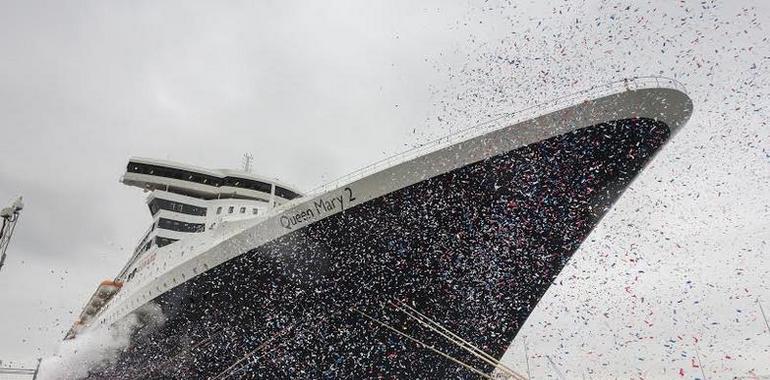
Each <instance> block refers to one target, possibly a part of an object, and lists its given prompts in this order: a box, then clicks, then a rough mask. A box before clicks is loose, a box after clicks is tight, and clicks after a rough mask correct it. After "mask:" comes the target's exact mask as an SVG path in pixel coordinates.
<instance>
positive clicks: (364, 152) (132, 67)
mask: <svg viewBox="0 0 770 380" xmlns="http://www.w3.org/2000/svg"><path fill="white" fill-rule="evenodd" d="M510 3H511V4H508V2H496V1H492V2H478V3H475V2H471V1H458V2H446V1H423V2H414V1H381V2H352V1H351V2H332V3H326V4H321V3H320V2H304V3H300V2H287V1H275V2H269V1H263V2H255V1H253V2H247V1H243V2H238V1H232V2H227V3H224V2H206V3H204V2H195V1H166V2H157V1H130V2H125V1H124V2H118V1H77V2H69V3H64V2H61V1H50V2H44V1H28V0H24V1H7V0H5V1H2V0H0V154H2V157H0V203H5V202H10V201H11V200H12V199H13V198H14V197H15V196H17V195H23V196H24V199H25V202H26V206H27V207H26V208H25V210H24V211H23V214H22V218H21V221H20V223H19V226H18V229H17V233H16V236H15V237H14V241H13V242H12V245H11V247H10V249H9V251H8V254H9V257H8V261H7V263H6V266H5V267H4V268H3V270H2V272H0V360H3V361H4V362H9V361H13V362H15V363H22V364H25V365H28V364H31V363H33V362H34V358H37V357H41V356H48V355H51V354H52V353H54V352H55V350H56V346H57V344H58V342H59V341H60V340H61V338H62V336H63V334H64V332H65V331H66V330H67V329H68V328H69V326H70V325H71V323H72V322H73V320H74V319H75V318H76V315H77V314H78V313H79V312H80V308H81V307H82V305H83V303H84V302H85V301H86V298H87V297H88V296H89V295H90V294H91V293H92V292H93V290H94V289H95V287H96V285H97V284H98V283H99V281H101V280H103V279H106V278H111V277H112V276H114V275H115V274H116V273H117V271H118V270H119V269H120V268H121V266H122V265H123V263H124V262H125V260H126V259H127V257H128V254H129V252H131V251H132V250H133V246H134V244H135V243H136V242H137V240H138V239H139V238H140V234H141V233H142V232H143V231H144V230H145V229H146V228H147V226H148V225H149V223H150V221H151V219H150V216H149V213H148V210H147V208H146V206H145V205H144V198H145V196H146V194H143V193H142V192H141V191H139V190H138V189H134V188H129V187H126V186H123V185H121V184H120V183H118V180H119V177H120V175H121V174H122V172H123V171H124V169H125V164H126V162H127V159H128V157H129V156H131V155H138V156H148V157H154V158H161V159H170V160H175V161H180V162H185V163H190V164H194V165H198V166H203V167H211V168H238V167H239V166H240V160H241V155H242V154H243V153H246V152H250V153H252V154H253V155H254V157H255V162H256V163H255V168H256V170H255V171H256V172H258V173H259V174H262V175H265V176H269V177H275V178H278V179H280V180H283V181H285V182H287V183H290V184H294V185H296V186H298V187H299V188H301V189H310V188H312V187H314V186H316V185H319V184H321V183H323V182H324V181H327V180H330V179H332V178H334V177H336V176H339V175H342V174H344V173H346V172H348V171H351V170H354V169H356V168H358V167H361V166H364V165H366V164H367V163H370V162H372V161H375V160H377V159H381V158H384V157H387V156H389V155H391V154H394V153H397V152H399V151H401V150H404V149H407V148H409V147H411V146H414V145H415V144H417V143H420V142H425V141H427V140H428V139H430V138H432V137H437V136H441V135H443V134H446V133H449V132H451V131H453V130H457V129H461V128H466V127H468V126H470V125H472V124H474V123H476V122H478V121H483V120H485V119H487V118H489V117H490V116H492V115H494V114H497V113H501V112H507V111H515V110H517V109H522V108H525V107H527V106H529V105H532V104H535V103H538V102H543V101H546V100H548V99H550V98H554V97H557V96H560V95H563V94H566V93H571V92H575V91H578V90H581V89H585V88H588V87H590V86H591V85H594V84H599V83H605V82H609V81H613V80H618V79H622V78H624V77H631V76H639V75H664V76H669V77H674V78H677V79H679V80H680V81H681V82H682V83H684V84H685V86H687V88H688V90H689V92H690V96H691V97H692V98H693V100H694V103H695V107H696V111H695V114H694V115H693V119H692V120H691V122H690V123H689V124H688V126H687V127H686V128H685V129H684V130H683V131H682V132H681V133H680V134H678V135H677V136H676V137H675V138H674V139H673V141H672V142H671V144H670V145H668V146H667V147H666V149H665V151H664V152H663V153H662V154H660V155H659V156H658V157H657V158H656V160H655V162H654V163H653V164H652V166H651V167H650V168H649V169H648V170H646V171H645V172H644V173H643V174H642V176H641V178H640V179H639V180H638V181H637V182H635V183H634V185H633V186H632V188H631V190H630V191H629V192H627V193H626V195H625V196H624V197H623V198H622V199H621V201H620V202H619V203H618V205H617V207H616V208H615V209H614V210H613V211H612V212H611V213H610V215H608V217H607V218H605V219H604V221H603V222H602V224H601V225H600V226H599V227H598V228H597V230H595V231H594V233H593V235H592V236H591V237H590V238H589V241H588V242H587V243H586V244H584V245H583V247H582V248H581V250H580V252H579V253H578V254H577V255H576V256H575V258H574V259H573V260H572V261H571V263H570V265H569V267H568V268H567V269H566V270H565V272H564V273H562V275H561V276H560V278H559V279H558V281H557V285H556V286H554V287H553V288H552V289H551V290H550V291H549V292H548V294H547V295H546V297H545V298H544V299H543V300H542V302H541V304H540V305H539V306H538V308H537V309H536V311H535V313H534V314H533V315H532V316H531V318H530V320H529V321H528V323H527V326H526V327H525V328H524V329H523V330H522V331H521V333H520V335H519V337H518V338H517V340H516V341H514V344H513V346H512V348H511V350H510V352H509V353H508V354H509V355H508V356H507V357H506V360H509V361H510V362H511V363H512V365H514V366H515V367H516V368H518V369H519V370H520V371H525V369H526V362H525V360H524V357H525V356H524V353H523V352H524V351H523V347H524V336H526V337H527V338H526V342H527V343H526V345H527V349H528V353H529V357H530V360H529V364H530V367H531V368H530V371H531V372H532V375H533V376H534V377H544V376H546V375H547V376H558V374H559V373H560V372H561V373H563V374H565V376H567V377H575V376H580V375H583V374H585V375H588V376H595V377H608V376H616V375H617V376H620V377H631V376H640V375H644V376H646V377H671V376H674V375H676V376H679V371H680V369H681V370H683V371H684V372H685V373H686V376H687V377H692V376H697V375H699V371H700V368H695V367H694V366H693V365H692V364H693V362H692V360H693V358H694V357H695V356H696V354H695V349H696V348H697V349H698V350H699V353H700V356H701V360H702V363H703V367H704V369H705V370H706V371H707V375H709V373H710V374H711V377H715V376H716V377H725V376H727V375H728V374H729V375H736V376H748V375H751V374H752V373H755V374H770V364H768V363H770V360H768V358H769V357H770V331H768V329H767V327H766V326H765V325H764V321H763V319H762V316H761V314H760V312H759V308H758V304H757V300H760V301H762V302H763V305H765V310H767V311H770V282H769V280H768V278H770V258H769V257H768V255H770V253H769V252H768V245H767V242H768V241H770V210H769V208H770V130H769V129H768V125H767V122H768V106H769V105H770V104H769V103H770V101H769V100H768V99H770V97H769V96H768V95H770V94H768V92H770V86H768V82H769V79H770V78H768V75H767V72H769V71H770V67H769V66H770V44H769V43H768V41H767V38H768V36H769V35H770V32H768V30H769V29H768V28H770V6H768V4H767V3H766V2H762V1H730V2H729V4H727V3H728V2H725V3H723V2H708V1H706V2H703V1H693V2H688V1H683V2H671V1H661V2H644V3H642V2H633V3H630V2H629V3H628V4H627V3H625V2H609V1H584V2H571V1H567V2H564V1H560V2H557V1H550V2H543V1H511V2H510ZM752 371H753V372H752Z"/></svg>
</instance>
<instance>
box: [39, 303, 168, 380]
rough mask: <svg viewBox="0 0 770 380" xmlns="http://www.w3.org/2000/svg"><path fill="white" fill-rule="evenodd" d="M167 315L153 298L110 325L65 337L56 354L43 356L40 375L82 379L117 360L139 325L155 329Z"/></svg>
mask: <svg viewBox="0 0 770 380" xmlns="http://www.w3.org/2000/svg"><path fill="white" fill-rule="evenodd" d="M165 319H166V318H165V316H164V315H163V312H162V310H161V308H160V306H159V305H158V304H156V303H154V302H151V303H148V304H146V305H144V306H142V307H141V308H140V309H138V310H136V311H135V312H133V313H131V314H130V315H128V316H127V317H126V318H124V319H122V320H121V321H119V322H117V323H115V324H114V325H112V326H110V327H108V328H94V329H91V330H87V331H84V332H82V333H80V334H78V335H77V336H76V337H75V338H74V339H71V340H65V341H63V342H62V343H61V345H60V346H59V348H58V350H57V353H56V355H54V356H52V357H49V358H45V359H43V361H42V362H41V363H40V374H39V377H38V378H39V379H40V380H58V379H83V378H85V377H87V376H88V373H89V371H90V370H92V369H94V368H99V367H102V366H106V365H110V364H112V363H114V362H115V360H117V358H118V355H119V354H120V352H121V351H122V350H123V349H125V348H126V347H128V344H129V343H130V342H131V336H132V335H133V334H134V333H135V332H136V331H137V329H138V328H140V327H148V328H150V329H152V328H153V327H157V326H160V325H162V324H163V323H164V322H165Z"/></svg>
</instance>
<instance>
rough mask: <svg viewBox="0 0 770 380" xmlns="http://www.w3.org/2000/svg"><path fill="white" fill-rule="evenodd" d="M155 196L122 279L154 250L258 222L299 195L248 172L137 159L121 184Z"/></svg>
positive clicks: (152, 197)
mask: <svg viewBox="0 0 770 380" xmlns="http://www.w3.org/2000/svg"><path fill="white" fill-rule="evenodd" d="M120 181H121V182H122V183H123V184H125V185H128V186H134V187H138V188H140V189H142V190H144V191H147V192H150V194H149V196H148V197H147V201H146V203H147V206H148V208H149V211H150V215H151V216H152V218H153V222H152V224H151V225H150V226H149V227H148V228H147V230H146V231H145V233H144V234H143V235H142V236H143V237H142V238H141V239H140V240H139V242H138V243H137V245H136V248H135V250H134V253H133V255H132V257H131V258H130V259H129V261H128V264H126V266H125V267H124V268H123V270H121V272H120V274H119V275H118V277H117V278H118V279H119V280H125V281H130V280H131V278H132V277H133V275H134V273H135V272H136V270H138V269H140V267H141V266H142V263H143V262H144V261H148V260H151V259H153V258H154V256H155V250H157V249H158V248H162V247H165V246H167V245H169V244H173V243H174V242H176V241H179V240H182V239H185V238H187V237H190V236H192V235H194V234H198V233H201V232H205V231H208V230H212V229H215V228H217V226H219V225H222V223H226V222H234V221H239V220H245V219H251V218H258V217H263V216H265V215H267V213H268V211H269V210H271V209H272V208H274V207H277V206H280V205H282V204H284V203H286V202H288V201H290V200H292V199H296V198H299V197H301V196H302V195H301V194H300V192H299V191H297V190H295V189H294V188H293V187H292V186H289V185H286V184H284V183H281V182H279V181H277V180H274V179H269V178H265V177H261V176H258V175H255V174H253V173H250V172H249V171H247V170H242V171H241V170H230V169H205V168H200V167H196V166H192V165H186V164H182V163H177V162H171V161H164V160H156V159H150V158H140V157H132V158H130V159H129V161H128V165H126V172H125V173H124V174H123V176H122V177H121V180H120Z"/></svg>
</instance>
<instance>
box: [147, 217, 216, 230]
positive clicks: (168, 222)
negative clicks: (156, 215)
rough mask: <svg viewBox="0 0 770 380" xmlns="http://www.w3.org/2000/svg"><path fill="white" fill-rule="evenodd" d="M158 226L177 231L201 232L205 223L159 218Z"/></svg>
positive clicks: (204, 227)
mask: <svg viewBox="0 0 770 380" xmlns="http://www.w3.org/2000/svg"><path fill="white" fill-rule="evenodd" d="M158 228H162V229H164V230H171V231H178V232H203V231H204V230H205V229H206V225H205V224H202V223H186V222H180V221H178V220H173V219H166V218H160V219H158Z"/></svg>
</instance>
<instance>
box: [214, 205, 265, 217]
mask: <svg viewBox="0 0 770 380" xmlns="http://www.w3.org/2000/svg"><path fill="white" fill-rule="evenodd" d="M240 211H241V214H245V213H246V207H241V210H240ZM221 213H222V206H219V207H217V215H219V214H221ZM227 213H228V214H234V213H235V206H230V207H228V208H227ZM251 214H252V215H259V209H258V208H252V209H251Z"/></svg>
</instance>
